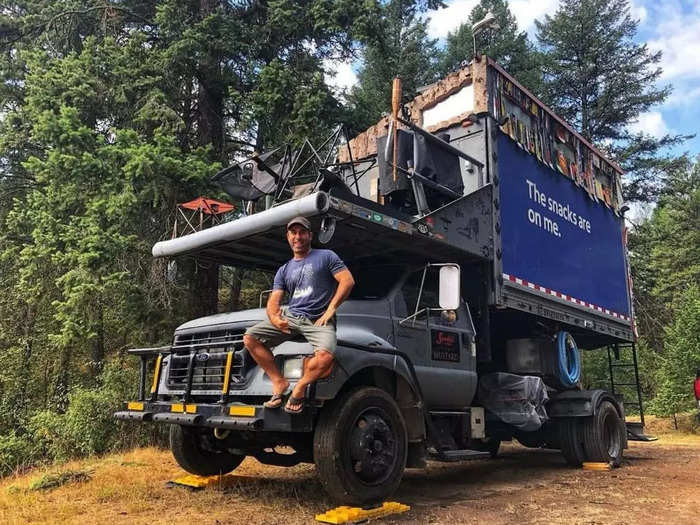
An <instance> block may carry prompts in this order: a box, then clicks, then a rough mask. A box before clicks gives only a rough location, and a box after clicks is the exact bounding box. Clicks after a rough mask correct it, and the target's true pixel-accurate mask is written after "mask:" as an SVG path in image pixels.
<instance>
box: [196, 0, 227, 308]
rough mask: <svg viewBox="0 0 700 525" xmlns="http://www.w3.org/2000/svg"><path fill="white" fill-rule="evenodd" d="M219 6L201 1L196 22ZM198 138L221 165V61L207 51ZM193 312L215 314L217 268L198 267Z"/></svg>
mask: <svg viewBox="0 0 700 525" xmlns="http://www.w3.org/2000/svg"><path fill="white" fill-rule="evenodd" d="M219 5H220V0H200V4H199V15H200V16H199V18H200V20H203V19H204V18H206V17H207V16H209V15H211V14H212V13H213V12H214V11H215V10H216V8H217V6H219ZM197 81H198V89H197V102H198V111H197V137H198V141H199V145H200V146H211V147H212V160H214V161H224V160H225V155H224V121H223V106H224V94H225V88H224V82H223V80H222V78H221V57H219V56H217V55H216V53H215V52H214V51H213V50H211V49H210V50H208V51H207V53H206V55H205V57H204V58H203V59H202V60H201V62H200V63H199V64H198V67H197ZM195 293H196V297H195V298H194V299H195V311H197V313H198V314H200V315H211V314H214V313H216V312H217V311H218V299H219V297H218V295H219V266H218V265H217V264H213V263H212V264H207V265H206V266H203V265H199V267H198V268H197V289H196V291H195Z"/></svg>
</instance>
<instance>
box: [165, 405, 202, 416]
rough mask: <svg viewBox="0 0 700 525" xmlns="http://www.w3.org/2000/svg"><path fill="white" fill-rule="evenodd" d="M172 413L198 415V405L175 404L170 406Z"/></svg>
mask: <svg viewBox="0 0 700 525" xmlns="http://www.w3.org/2000/svg"><path fill="white" fill-rule="evenodd" d="M170 411H171V412H179V413H185V412H186V413H188V414H196V413H197V405H183V404H182V403H173V404H172V405H170Z"/></svg>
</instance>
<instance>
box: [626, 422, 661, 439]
mask: <svg viewBox="0 0 700 525" xmlns="http://www.w3.org/2000/svg"><path fill="white" fill-rule="evenodd" d="M625 427H627V441H656V440H658V439H659V438H657V437H655V436H647V435H646V434H645V433H644V426H643V425H642V424H641V423H639V422H637V421H632V422H627V423H625Z"/></svg>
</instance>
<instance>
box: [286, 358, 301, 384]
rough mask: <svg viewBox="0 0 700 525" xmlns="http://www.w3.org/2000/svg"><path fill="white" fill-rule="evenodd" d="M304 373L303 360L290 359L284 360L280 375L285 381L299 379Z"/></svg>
mask: <svg viewBox="0 0 700 525" xmlns="http://www.w3.org/2000/svg"><path fill="white" fill-rule="evenodd" d="M303 372H304V358H303V357H290V358H288V359H285V361H284V368H283V369H282V375H283V376H284V377H286V378H287V379H299V378H300V377H301V376H302V374H303Z"/></svg>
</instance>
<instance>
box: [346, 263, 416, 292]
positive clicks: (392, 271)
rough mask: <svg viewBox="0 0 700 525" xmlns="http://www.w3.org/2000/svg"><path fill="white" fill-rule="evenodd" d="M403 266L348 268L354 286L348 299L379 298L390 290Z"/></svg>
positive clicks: (400, 273)
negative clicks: (353, 280) (353, 279)
mask: <svg viewBox="0 0 700 525" xmlns="http://www.w3.org/2000/svg"><path fill="white" fill-rule="evenodd" d="M404 270H405V268H404V267H403V266H400V265H393V264H392V265H382V266H363V267H360V268H350V271H351V272H352V276H353V277H354V278H355V286H354V287H353V289H352V291H351V292H350V297H349V299H365V300H367V299H381V298H382V297H386V295H387V294H388V293H389V292H390V291H391V289H392V287H393V286H394V285H395V284H396V282H397V281H398V280H399V278H400V277H401V276H402V275H403V272H404Z"/></svg>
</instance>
